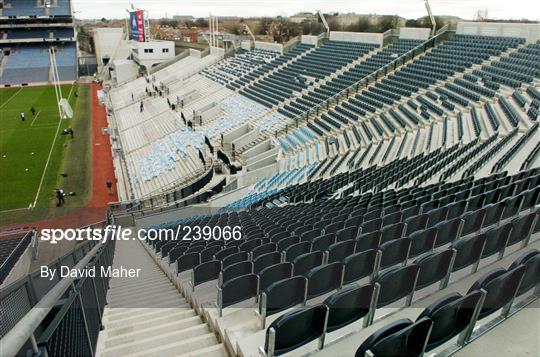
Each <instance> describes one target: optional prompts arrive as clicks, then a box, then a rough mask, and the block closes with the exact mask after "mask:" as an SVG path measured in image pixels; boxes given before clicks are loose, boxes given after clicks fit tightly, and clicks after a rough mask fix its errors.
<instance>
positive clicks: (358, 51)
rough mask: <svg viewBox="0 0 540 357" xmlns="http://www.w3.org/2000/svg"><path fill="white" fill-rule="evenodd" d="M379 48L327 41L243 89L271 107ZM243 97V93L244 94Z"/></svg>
mask: <svg viewBox="0 0 540 357" xmlns="http://www.w3.org/2000/svg"><path fill="white" fill-rule="evenodd" d="M375 47H376V46H375V45H372V44H365V43H353V42H342V41H328V42H326V43H325V44H324V45H322V46H321V47H317V48H315V49H314V50H313V51H311V52H309V53H308V54H306V55H305V56H303V57H300V58H298V59H297V60H295V61H293V62H292V63H290V64H288V65H287V66H285V67H283V68H281V69H279V70H278V71H277V72H275V73H272V74H270V75H269V76H268V77H264V78H262V79H261V80H260V81H258V82H255V83H253V84H252V85H251V86H248V87H247V88H245V89H244V91H245V92H246V93H249V94H251V95H255V96H262V98H264V99H265V101H266V102H264V103H263V104H265V105H267V106H269V107H271V106H273V105H277V104H278V103H279V102H281V101H283V100H285V99H289V98H291V97H293V96H296V95H297V93H298V92H301V91H302V90H303V89H305V88H307V87H308V85H311V84H313V83H314V82H316V81H318V80H320V79H323V78H325V77H326V76H328V75H329V74H331V73H332V72H335V71H336V70H339V69H340V68H342V67H343V66H345V65H347V64H348V63H351V62H353V61H355V60H357V59H358V58H359V57H361V56H363V55H364V54H366V53H367V52H369V51H371V50H373V49H374V48H375ZM241 93H243V92H241Z"/></svg>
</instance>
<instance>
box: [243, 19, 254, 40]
mask: <svg viewBox="0 0 540 357" xmlns="http://www.w3.org/2000/svg"><path fill="white" fill-rule="evenodd" d="M244 29H245V30H246V32H247V33H248V34H249V36H250V37H251V39H252V40H253V45H255V36H254V35H253V32H251V29H250V28H249V26H248V25H247V24H244Z"/></svg>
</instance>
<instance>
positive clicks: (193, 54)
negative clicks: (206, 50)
mask: <svg viewBox="0 0 540 357" xmlns="http://www.w3.org/2000/svg"><path fill="white" fill-rule="evenodd" d="M189 55H190V56H191V57H195V58H201V57H202V52H201V51H199V50H195V49H193V48H190V49H189Z"/></svg>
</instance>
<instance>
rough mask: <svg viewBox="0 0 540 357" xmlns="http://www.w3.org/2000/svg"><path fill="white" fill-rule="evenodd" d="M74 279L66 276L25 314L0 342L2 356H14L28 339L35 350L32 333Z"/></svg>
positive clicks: (95, 249)
mask: <svg viewBox="0 0 540 357" xmlns="http://www.w3.org/2000/svg"><path fill="white" fill-rule="evenodd" d="M102 246H103V244H102V243H99V244H96V245H95V246H94V247H93V248H92V250H90V251H89V252H88V254H86V256H84V258H82V259H81V260H80V261H79V262H78V263H77V264H76V265H75V267H74V269H83V268H84V267H85V266H86V265H87V264H88V263H89V262H90V260H92V258H94V256H95V255H96V254H97V252H98V251H99V250H100V249H101V247H102ZM75 280H76V278H73V277H70V276H67V277H65V278H63V279H62V280H60V281H59V282H58V283H57V284H56V285H55V286H54V287H53V288H52V289H51V290H49V292H48V293H47V294H45V296H43V298H41V300H39V302H38V303H37V304H36V305H35V306H34V307H33V308H32V309H31V310H30V311H29V312H28V313H27V314H26V315H24V316H23V317H22V318H21V319H20V320H19V322H18V323H17V324H16V325H15V326H14V327H13V328H12V329H11V330H10V331H9V332H8V333H7V334H6V335H5V336H4V337H3V338H2V339H1V340H0V346H2V356H6V357H11V356H16V355H17V353H18V352H19V351H20V350H21V348H23V346H24V345H25V344H26V342H27V341H28V340H29V339H30V341H31V343H32V346H33V348H34V349H35V350H36V349H37V345H36V342H35V337H34V331H35V330H36V329H37V328H38V327H39V325H40V324H41V322H43V320H44V319H45V317H47V315H48V314H49V312H50V311H51V310H52V308H53V307H54V306H55V305H56V303H57V302H58V300H59V299H60V298H61V297H62V296H63V295H64V293H65V292H66V291H67V290H68V289H69V288H70V287H71V286H72V284H73V282H74V281H75Z"/></svg>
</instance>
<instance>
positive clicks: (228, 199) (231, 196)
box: [208, 186, 251, 208]
mask: <svg viewBox="0 0 540 357" xmlns="http://www.w3.org/2000/svg"><path fill="white" fill-rule="evenodd" d="M250 188H251V186H245V187H242V188H239V189H236V190H234V191H230V192H227V193H224V194H221V195H219V196H214V197H213V198H212V200H211V201H210V202H209V203H208V204H209V205H210V207H212V208H221V207H224V206H226V205H228V204H230V203H233V202H234V201H238V200H239V199H241V198H243V197H245V196H246V195H247V194H248V193H249V190H250Z"/></svg>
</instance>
